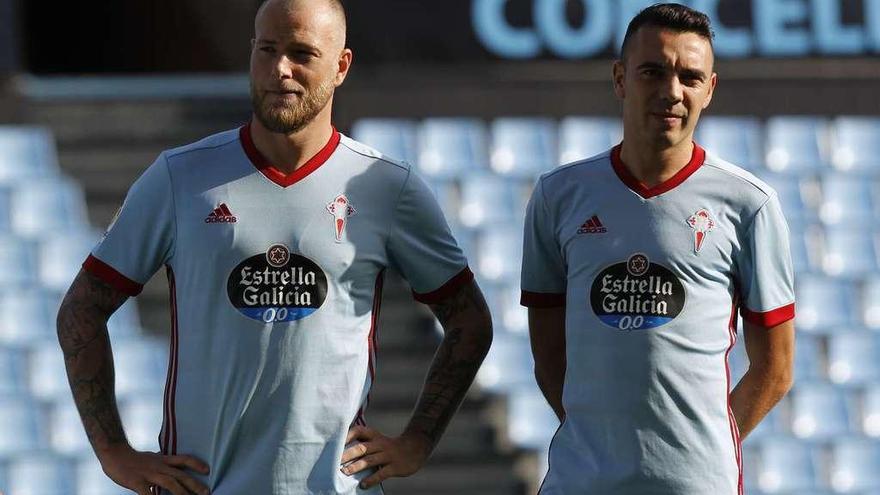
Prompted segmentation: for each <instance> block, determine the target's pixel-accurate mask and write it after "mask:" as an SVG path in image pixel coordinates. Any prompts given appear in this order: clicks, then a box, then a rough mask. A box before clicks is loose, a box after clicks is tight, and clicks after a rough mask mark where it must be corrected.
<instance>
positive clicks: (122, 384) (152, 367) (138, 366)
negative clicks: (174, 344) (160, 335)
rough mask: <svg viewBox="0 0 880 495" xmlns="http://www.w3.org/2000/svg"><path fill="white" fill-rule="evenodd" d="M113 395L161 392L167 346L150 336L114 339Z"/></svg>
mask: <svg viewBox="0 0 880 495" xmlns="http://www.w3.org/2000/svg"><path fill="white" fill-rule="evenodd" d="M113 363H114V367H115V371H116V395H117V397H119V398H120V399H123V398H127V397H137V396H140V395H144V394H161V393H162V392H163V390H164V387H165V378H166V373H167V367H168V345H167V344H166V343H165V342H164V341H162V340H159V339H156V338H149V337H130V338H120V339H117V340H114V341H113Z"/></svg>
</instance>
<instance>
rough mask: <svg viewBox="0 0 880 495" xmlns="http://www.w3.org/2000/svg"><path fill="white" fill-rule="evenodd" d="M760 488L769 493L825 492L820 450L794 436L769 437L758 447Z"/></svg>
mask: <svg viewBox="0 0 880 495" xmlns="http://www.w3.org/2000/svg"><path fill="white" fill-rule="evenodd" d="M758 455H759V457H760V461H759V462H758V463H757V469H758V472H757V480H758V487H759V488H760V489H761V490H762V491H764V492H765V493H786V492H796V493H804V492H806V491H808V490H815V489H823V488H825V487H824V486H823V483H822V480H821V477H820V474H819V472H818V471H819V469H818V465H819V463H820V462H821V461H820V459H818V458H817V457H818V452H817V451H816V448H815V447H813V446H811V445H809V444H805V443H803V442H799V441H798V440H796V439H794V438H790V437H773V438H765V439H764V440H762V441H761V444H760V445H759V446H758Z"/></svg>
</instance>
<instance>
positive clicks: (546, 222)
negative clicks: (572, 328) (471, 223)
mask: <svg viewBox="0 0 880 495" xmlns="http://www.w3.org/2000/svg"><path fill="white" fill-rule="evenodd" d="M555 224H556V222H554V220H553V218H552V215H551V214H550V212H549V209H548V208H547V203H546V199H545V197H544V187H543V183H542V181H540V180H539V181H538V183H537V185H535V189H534V191H532V197H531V198H530V199H529V204H528V207H527V208H526V221H525V229H524V232H523V259H522V271H521V277H522V280H521V288H522V295H521V299H520V303H521V304H522V305H523V306H529V307H533V308H542V307H543V308H550V307H559V306H565V290H566V272H567V271H566V267H565V260H564V259H563V257H562V250H561V249H560V247H559V242H558V240H557V239H556V235H555V234H554V225H555Z"/></svg>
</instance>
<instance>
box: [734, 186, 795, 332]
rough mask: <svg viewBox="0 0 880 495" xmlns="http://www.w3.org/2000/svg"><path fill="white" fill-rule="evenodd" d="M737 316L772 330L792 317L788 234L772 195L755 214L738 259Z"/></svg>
mask: <svg viewBox="0 0 880 495" xmlns="http://www.w3.org/2000/svg"><path fill="white" fill-rule="evenodd" d="M738 266H739V274H738V275H739V277H738V280H737V282H738V285H739V295H740V297H741V301H740V313H741V314H742V317H743V319H744V320H746V321H748V322H750V323H753V324H755V325H759V326H762V327H766V328H769V327H773V326H776V325H779V324H780V323H784V322H786V321H788V320H791V319H792V318H794V270H793V268H792V264H791V252H790V250H789V232H788V225H787V224H786V222H785V217H784V216H783V214H782V208H781V207H780V205H779V200H778V199H777V197H776V194H775V193H774V194H773V195H771V196H770V199H768V200H767V201H766V202H765V203H764V205H763V206H762V207H761V208H760V209H759V210H758V212H757V213H756V214H755V218H754V220H753V221H752V224H751V226H750V227H749V229H748V231H747V233H746V238H745V239H744V242H743V244H742V251H741V252H740V260H739V264H738Z"/></svg>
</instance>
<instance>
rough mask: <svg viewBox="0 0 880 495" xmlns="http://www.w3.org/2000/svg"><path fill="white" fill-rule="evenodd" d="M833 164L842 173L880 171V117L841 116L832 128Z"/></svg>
mask: <svg viewBox="0 0 880 495" xmlns="http://www.w3.org/2000/svg"><path fill="white" fill-rule="evenodd" d="M831 142H832V149H833V150H834V152H833V153H832V155H831V163H832V164H833V165H834V166H835V167H836V168H837V169H838V170H841V171H845V172H853V173H869V174H876V173H878V172H880V118H877V117H838V118H836V119H834V121H833V122H832V126H831Z"/></svg>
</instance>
